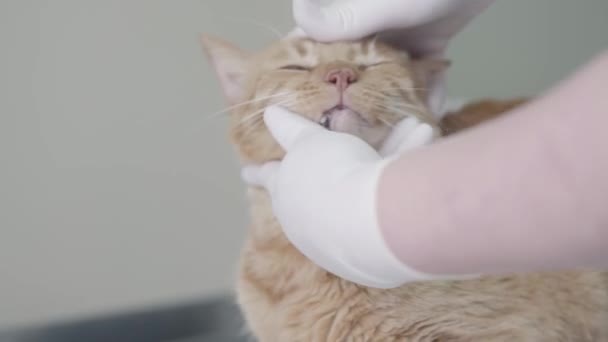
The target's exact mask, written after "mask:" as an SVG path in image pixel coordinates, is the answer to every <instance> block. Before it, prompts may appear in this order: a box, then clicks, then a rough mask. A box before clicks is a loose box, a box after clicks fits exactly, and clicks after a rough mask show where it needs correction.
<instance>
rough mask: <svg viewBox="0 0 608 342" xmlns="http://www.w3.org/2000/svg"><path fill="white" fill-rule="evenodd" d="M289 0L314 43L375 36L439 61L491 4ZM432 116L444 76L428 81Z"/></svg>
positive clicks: (439, 104)
mask: <svg viewBox="0 0 608 342" xmlns="http://www.w3.org/2000/svg"><path fill="white" fill-rule="evenodd" d="M319 1H320V0H293V14H294V17H295V20H296V22H297V24H298V26H299V27H300V28H301V29H302V30H303V31H304V32H305V33H306V35H308V36H310V37H311V38H313V39H315V40H318V41H324V42H327V41H337V40H352V39H360V38H363V37H365V36H369V35H372V34H375V33H379V37H380V39H381V40H384V41H388V42H390V43H391V44H393V45H396V46H398V47H400V48H402V49H404V50H405V51H407V52H409V53H410V54H411V55H412V56H413V57H415V58H423V57H433V58H443V57H444V54H445V50H446V48H447V46H448V43H449V42H450V40H451V39H452V38H453V37H454V36H455V35H456V34H457V33H458V32H460V31H461V30H462V29H463V28H464V27H465V26H466V25H467V24H468V23H469V22H470V21H471V20H472V19H473V18H475V17H476V16H477V15H479V14H480V13H481V12H482V11H483V10H484V9H486V8H487V7H488V6H489V5H490V4H492V3H493V2H494V0H374V1H370V0H336V1H333V2H332V3H331V4H329V5H327V6H322V5H321V4H320V3H319ZM429 82H430V84H429V86H428V88H429V89H428V91H429V100H428V101H429V102H428V106H429V107H430V109H431V111H432V112H433V113H439V112H441V111H442V110H443V105H444V99H445V87H446V86H445V72H441V73H437V74H436V75H435V76H434V78H433V79H432V80H429Z"/></svg>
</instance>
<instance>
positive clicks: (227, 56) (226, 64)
mask: <svg viewBox="0 0 608 342" xmlns="http://www.w3.org/2000/svg"><path fill="white" fill-rule="evenodd" d="M201 44H202V46H203V50H204V51H205V53H206V55H207V57H208V58H209V60H210V62H211V64H212V66H213V68H214V69H215V73H216V74H217V77H218V79H219V81H220V84H221V86H222V90H223V91H224V95H225V96H226V98H227V100H228V102H229V103H236V102H238V101H241V100H242V99H243V96H245V86H246V85H245V82H246V76H247V67H248V60H249V57H250V56H249V53H247V52H246V51H244V50H242V49H240V48H239V47H237V46H235V45H233V44H231V43H229V42H226V41H224V40H222V39H219V38H215V37H211V36H209V35H202V36H201Z"/></svg>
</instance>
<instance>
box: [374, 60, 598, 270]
mask: <svg viewBox="0 0 608 342" xmlns="http://www.w3.org/2000/svg"><path fill="white" fill-rule="evenodd" d="M607 90H608V52H604V53H603V54H601V55H600V56H598V57H597V58H596V59H594V60H593V61H592V62H591V63H589V64H588V65H586V66H585V67H583V68H582V69H581V70H579V71H578V72H577V73H575V74H574V75H572V76H571V77H570V78H569V79H567V80H565V81H564V82H562V83H561V84H560V85H558V86H557V87H556V88H554V89H553V90H551V91H549V92H548V93H547V94H546V95H544V96H543V97H541V98H540V99H538V100H536V101H534V102H531V103H529V104H527V105H525V106H522V107H520V108H518V109H516V110H515V111H513V112H512V113H510V114H507V115H505V116H504V117H502V118H499V119H496V120H494V121H492V122H489V123H487V124H482V125H480V126H479V127H475V128H472V129H470V130H469V131H466V132H463V133H461V134H457V135H454V136H452V137H449V138H446V139H445V140H443V141H440V142H438V143H436V144H433V145H430V146H427V147H425V148H423V149H420V150H417V151H411V152H409V153H407V154H405V155H403V157H401V158H400V159H399V160H397V161H395V162H394V163H392V164H391V165H389V166H387V168H386V169H385V171H384V173H383V175H382V176H381V179H380V185H379V190H378V207H377V208H378V211H379V214H378V215H379V221H380V227H381V230H382V232H383V235H384V237H385V240H386V242H387V244H388V245H389V247H390V248H391V250H392V251H393V252H394V253H395V254H396V255H397V257H398V258H399V259H400V260H401V261H402V262H403V263H405V264H407V265H410V266H411V267H413V268H415V269H417V270H419V271H421V272H426V273H430V274H502V273H510V272H528V271H544V270H556V269H567V268H580V267H585V268H586V267H589V268H595V267H598V268H604V269H606V268H608V210H606V206H607V205H608V177H607V176H608V136H607V134H606V132H605V130H606V127H608V93H607Z"/></svg>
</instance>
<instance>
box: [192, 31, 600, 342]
mask: <svg viewBox="0 0 608 342" xmlns="http://www.w3.org/2000/svg"><path fill="white" fill-rule="evenodd" d="M203 45H204V48H205V51H206V52H207V55H208V57H209V58H210V60H211V62H212V64H213V65H214V67H215V70H216V72H217V76H218V78H219V81H220V83H221V85H222V88H223V90H224V93H225V95H226V97H227V99H228V102H229V103H230V105H231V106H232V107H231V108H232V110H231V114H230V120H231V128H230V130H231V138H232V141H233V143H234V145H235V147H236V150H237V152H238V155H239V157H240V159H241V160H242V161H243V162H245V163H251V162H254V163H262V162H266V161H269V160H278V159H281V158H282V156H283V154H284V152H283V150H282V149H281V148H280V147H279V145H278V144H277V143H276V142H275V141H274V140H273V138H272V137H271V135H270V134H269V132H268V131H267V129H266V127H265V126H264V123H263V120H262V113H263V110H264V108H265V107H266V106H268V105H269V104H280V105H282V106H284V107H286V108H289V109H291V110H293V111H296V112H299V113H302V115H304V116H306V117H307V118H309V119H311V120H313V121H316V122H318V123H319V124H320V125H323V126H325V127H326V128H328V129H331V130H335V131H341V132H347V133H351V134H355V135H358V136H359V137H361V138H362V139H364V140H366V141H367V142H369V143H370V144H371V145H372V146H374V147H378V146H379V145H380V144H381V143H382V141H383V139H385V138H386V136H387V134H388V133H389V132H390V130H391V126H392V125H394V124H395V123H396V122H398V121H399V120H400V119H401V118H403V117H405V116H408V115H415V116H417V117H419V118H420V119H422V120H423V121H425V122H428V123H431V124H433V125H435V127H441V128H442V129H443V132H444V134H450V133H453V132H457V131H458V130H461V129H465V128H468V127H470V126H472V125H474V124H476V123H478V122H480V121H483V120H487V119H490V118H492V117H494V116H496V115H499V113H501V112H504V111H505V110H508V109H510V108H511V107H514V106H516V105H519V104H520V103H522V102H523V101H519V100H517V101H513V102H504V103H498V102H487V103H480V104H477V105H472V106H469V107H465V108H464V109H463V110H462V111H461V112H459V113H452V114H451V115H448V116H446V117H445V119H444V120H443V121H442V122H437V121H436V119H434V118H433V116H432V115H431V114H430V113H429V111H428V110H427V109H426V101H427V99H426V98H425V92H424V87H425V82H426V80H428V78H429V77H430V76H432V73H433V72H436V71H437V70H439V68H443V67H445V66H446V63H445V62H442V61H432V60H412V59H410V58H408V56H407V55H406V54H405V53H403V52H401V51H397V50H395V49H392V48H391V47H390V46H387V45H384V44H382V43H380V42H377V41H375V40H374V39H366V40H362V41H358V42H348V43H347V42H342V43H331V44H321V43H317V42H314V41H311V40H309V39H306V38H303V37H294V36H292V37H288V38H285V39H283V40H281V41H279V42H276V43H275V44H273V45H272V46H270V47H268V48H266V49H264V50H262V51H261V52H258V53H248V52H245V51H243V50H241V49H239V48H237V47H235V46H233V45H231V44H229V43H226V42H224V41H222V40H219V39H216V38H211V37H204V38H203ZM248 196H249V200H250V203H251V208H250V215H251V227H250V230H249V234H248V235H249V236H248V239H247V241H246V244H245V246H244V248H243V251H242V258H241V262H240V268H239V280H238V285H237V293H238V301H239V304H240V306H241V309H242V311H243V313H244V315H245V318H246V321H247V325H248V328H249V330H250V331H251V333H252V334H253V335H254V336H255V337H256V338H257V339H258V340H259V341H262V342H270V341H277V342H296V341H429V342H447V341H505V342H506V341H509V342H511V341H547V342H549V341H551V342H556V341H608V274H607V273H602V272H586V271H572V272H556V273H544V274H529V275H514V276H504V277H483V278H480V279H473V280H466V281H433V282H420V283H413V284H407V285H404V286H402V287H399V288H396V289H390V290H378V289H371V288H366V287H362V286H358V285H356V284H353V283H350V282H348V281H345V280H342V279H339V278H337V277H335V276H333V275H332V274H329V273H327V272H325V271H323V270H322V269H320V268H319V267H317V266H315V265H314V264H313V263H312V262H310V261H309V260H308V259H306V258H305V257H304V256H303V255H302V254H300V253H299V252H298V251H297V250H296V249H295V248H294V247H293V246H292V245H291V244H290V243H289V241H288V240H287V239H286V238H285V236H284V235H283V233H282V231H281V229H280V227H279V225H278V223H277V221H276V220H275V218H274V216H273V214H272V211H271V206H270V202H269V198H268V196H267V194H266V192H265V191H264V190H262V189H259V188H253V187H251V188H249V192H248Z"/></svg>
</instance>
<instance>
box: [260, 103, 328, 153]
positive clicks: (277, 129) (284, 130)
mask: <svg viewBox="0 0 608 342" xmlns="http://www.w3.org/2000/svg"><path fill="white" fill-rule="evenodd" d="M264 122H265V123H266V126H268V129H269V130H270V133H271V134H272V136H273V137H274V138H275V139H276V140H277V142H278V143H279V144H280V145H281V146H282V147H283V149H285V150H286V151H289V150H290V149H291V147H292V146H293V144H294V143H295V142H296V141H298V139H301V138H303V137H305V136H308V135H309V134H314V133H323V132H326V130H325V128H323V127H321V126H320V125H319V124H317V123H315V122H312V121H310V120H308V119H305V118H303V117H301V116H300V115H297V114H295V113H293V112H291V111H289V110H287V109H284V108H281V107H276V106H272V107H268V108H267V109H266V112H265V113H264Z"/></svg>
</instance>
